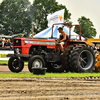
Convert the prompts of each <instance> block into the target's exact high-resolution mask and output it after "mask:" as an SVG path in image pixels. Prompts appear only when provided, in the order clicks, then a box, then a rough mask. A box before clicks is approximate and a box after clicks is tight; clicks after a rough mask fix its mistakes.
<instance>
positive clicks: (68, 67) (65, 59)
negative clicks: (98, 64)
mask: <svg viewBox="0 0 100 100" xmlns="http://www.w3.org/2000/svg"><path fill="white" fill-rule="evenodd" d="M74 46H75V44H72V45H69V46H68V47H67V48H66V49H65V51H64V53H63V57H62V59H63V60H62V65H63V66H65V71H66V72H69V71H70V72H73V70H72V68H71V65H70V62H69V54H70V51H71V49H72V47H74Z"/></svg>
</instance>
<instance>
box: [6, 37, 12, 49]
mask: <svg viewBox="0 0 100 100" xmlns="http://www.w3.org/2000/svg"><path fill="white" fill-rule="evenodd" d="M6 47H7V48H11V42H10V39H8V40H7V42H6Z"/></svg>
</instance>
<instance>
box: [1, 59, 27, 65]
mask: <svg viewBox="0 0 100 100" xmlns="http://www.w3.org/2000/svg"><path fill="white" fill-rule="evenodd" d="M3 64H5V65H8V61H7V60H0V65H3ZM24 65H28V63H27V62H25V63H24Z"/></svg>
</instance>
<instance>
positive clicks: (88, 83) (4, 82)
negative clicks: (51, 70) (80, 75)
mask: <svg viewBox="0 0 100 100" xmlns="http://www.w3.org/2000/svg"><path fill="white" fill-rule="evenodd" d="M2 67H3V66H2ZM6 67H7V66H6ZM6 67H5V68H6ZM3 68H4V67H3ZM0 69H1V66H0ZM1 72H4V73H6V72H10V71H9V70H8V69H7V68H6V71H1ZM23 72H29V71H28V70H27V68H26V69H24V70H23ZM6 99H7V100H68V99H69V100H84V99H85V100H94V99H95V100H100V78H99V79H93V80H89V79H87V80H83V79H68V78H0V100H6Z"/></svg>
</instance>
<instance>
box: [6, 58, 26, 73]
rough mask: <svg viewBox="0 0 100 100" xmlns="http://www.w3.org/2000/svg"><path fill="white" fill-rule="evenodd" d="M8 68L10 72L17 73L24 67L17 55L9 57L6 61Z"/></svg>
mask: <svg viewBox="0 0 100 100" xmlns="http://www.w3.org/2000/svg"><path fill="white" fill-rule="evenodd" d="M8 68H9V69H10V71H12V72H16V73H19V72H21V71H22V70H23V68H24V62H23V61H22V60H20V59H19V58H17V57H11V58H10V59H9V61H8Z"/></svg>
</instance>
